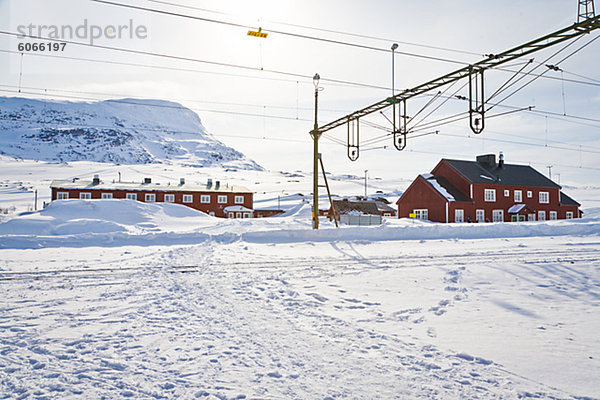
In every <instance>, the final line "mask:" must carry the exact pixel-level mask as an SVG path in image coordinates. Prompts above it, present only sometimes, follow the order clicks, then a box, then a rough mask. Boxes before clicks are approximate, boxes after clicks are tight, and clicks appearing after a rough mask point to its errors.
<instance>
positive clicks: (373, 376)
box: [0, 157, 600, 399]
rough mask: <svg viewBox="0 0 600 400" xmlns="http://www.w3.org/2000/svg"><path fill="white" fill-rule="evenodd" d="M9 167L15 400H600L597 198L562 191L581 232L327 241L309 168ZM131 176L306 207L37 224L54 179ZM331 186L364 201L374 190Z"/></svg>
mask: <svg viewBox="0 0 600 400" xmlns="http://www.w3.org/2000/svg"><path fill="white" fill-rule="evenodd" d="M0 169H1V170H2V171H3V176H2V178H0V186H1V187H0V208H2V209H6V210H9V213H8V214H6V215H0V286H1V287H2V293H3V295H2V296H1V297H0V310H1V312H0V398H57V399H58V398H60V399H63V398H73V399H76V398H77V399H79V398H107V399H121V398H142V399H145V398H166V399H172V398H181V399H187V398H207V399H236V398H237V399H242V398H246V399H288V398H299V399H337V398H360V399H364V398H401V399H412V398H428V399H429V398H436V399H474V398H481V399H497V398H505V399H513V398H520V397H521V398H524V397H533V398H552V399H554V398H559V399H574V398H578V399H581V398H600V384H599V383H598V378H597V377H598V376H600V345H599V344H598V332H599V331H600V312H599V307H600V270H599V267H600V236H599V235H600V195H599V192H600V190H599V189H598V188H596V187H566V188H565V189H564V190H565V192H566V193H568V194H569V195H570V196H572V197H574V198H575V199H577V200H578V201H580V202H581V203H582V204H583V209H584V211H585V218H583V219H581V220H572V221H546V222H528V223H523V224H449V225H445V224H434V223H428V222H422V221H407V220H396V219H387V220H385V223H384V224H383V225H382V226H377V227H348V226H343V227H341V228H339V229H336V228H335V227H334V226H333V225H332V224H331V223H329V222H327V221H326V220H322V222H321V224H322V229H320V230H319V231H313V230H312V229H311V223H310V208H309V205H308V203H303V202H302V201H303V200H305V199H307V198H308V197H307V195H308V194H309V193H307V191H308V190H310V187H311V186H310V178H311V177H310V174H307V173H305V172H301V171H295V172H291V173H288V172H276V171H248V170H246V171H244V170H236V171H225V170H223V169H219V168H185V167H180V166H177V165H165V164H151V165H130V166H127V165H108V164H99V163H93V162H76V163H69V164H53V163H45V162H34V161H28V160H21V161H15V160H11V159H8V158H6V157H4V158H2V157H0ZM118 172H121V173H122V175H123V178H124V179H125V180H136V181H137V180H141V179H142V178H143V177H146V176H149V177H152V178H153V181H157V182H162V181H164V182H166V181H168V180H171V181H177V180H178V179H179V178H180V177H184V178H186V181H187V182H196V181H197V182H203V181H205V180H206V179H207V178H213V179H216V178H219V179H220V180H221V181H224V182H228V183H231V184H241V185H244V186H247V187H249V188H252V190H255V191H256V193H255V206H256V207H257V208H260V207H264V208H267V207H276V206H277V205H278V204H279V205H281V207H282V208H283V209H286V210H288V211H287V212H286V213H285V214H284V215H282V216H278V217H273V218H266V219H256V220H224V219H217V218H213V217H210V216H206V215H204V214H202V213H199V212H196V211H194V210H191V209H189V208H186V207H183V206H179V205H172V204H143V203H138V202H134V201H129V200H110V201H83V200H67V201H59V202H54V203H52V204H51V205H49V206H48V207H46V208H44V209H43V210H38V211H29V210H30V209H32V208H33V207H32V206H33V199H34V197H33V195H34V190H36V189H37V190H38V196H39V204H38V208H41V205H42V202H44V201H48V200H49V189H48V185H49V182H50V181H51V180H52V179H65V178H72V177H80V178H86V177H88V178H89V177H91V176H93V174H100V175H101V178H102V179H111V177H112V178H116V177H117V174H118ZM329 183H330V185H331V186H332V190H333V192H334V193H336V194H339V195H341V196H344V195H356V194H361V193H362V191H363V185H364V180H363V178H362V177H353V176H330V177H329ZM409 183H410V177H399V178H398V179H397V180H375V179H373V180H370V181H369V193H370V194H373V195H374V194H376V192H377V191H381V192H382V193H379V194H377V195H381V196H383V197H386V198H388V199H389V200H390V201H392V202H394V201H395V199H397V197H398V194H399V193H401V191H402V190H404V189H405V188H406V187H407V186H408V184H409ZM326 204H327V202H326V198H325V197H323V205H326ZM13 207H14V211H13Z"/></svg>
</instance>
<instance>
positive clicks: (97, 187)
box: [50, 175, 253, 218]
mask: <svg viewBox="0 0 600 400" xmlns="http://www.w3.org/2000/svg"><path fill="white" fill-rule="evenodd" d="M50 189H51V191H52V200H53V201H54V200H65V199H130V200H137V201H141V202H144V203H155V202H156V203H160V202H164V203H175V204H183V205H184V206H188V207H191V208H194V209H196V210H199V211H202V212H205V213H206V214H209V215H213V216H216V217H223V218H225V217H228V218H252V213H253V210H252V207H253V193H252V192H251V191H250V190H248V189H247V188H245V187H242V186H229V185H225V186H223V185H221V182H219V181H215V182H214V184H213V181H212V179H209V180H208V182H207V184H206V185H189V184H186V183H185V180H184V179H183V178H182V179H181V180H180V181H179V185H170V184H169V185H160V184H156V183H155V184H153V183H152V180H151V179H150V178H145V179H144V181H143V182H141V183H136V182H112V183H106V182H103V181H101V180H100V178H99V177H98V175H95V176H94V179H93V180H91V181H82V180H79V179H73V180H66V181H65V180H63V181H58V180H57V181H52V183H51V184H50ZM226 209H227V210H226Z"/></svg>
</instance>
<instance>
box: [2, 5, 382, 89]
mask: <svg viewBox="0 0 600 400" xmlns="http://www.w3.org/2000/svg"><path fill="white" fill-rule="evenodd" d="M90 1H95V0H90ZM0 35H7V36H14V37H23V36H24V37H27V38H30V39H38V40H48V41H53V42H60V43H67V44H72V45H75V46H82V47H91V48H97V49H103V50H111V51H117V52H121V53H131V54H136V55H142V56H151V57H159V58H164V59H172V60H178V61H188V62H194V63H201V64H207V65H215V66H219V67H228V68H237V69H243V70H246V71H257V72H267V73H271V74H276V75H283V76H289V77H294V78H303V79H306V80H310V81H311V82H312V75H304V74H299V73H295V72H286V71H280V70H275V69H267V68H264V69H263V68H259V67H253V66H249V65H241V64H234V63H226V62H221V61H212V60H203V59H199V58H192V57H184V56H176V55H172V54H163V53H157V52H152V51H144V50H134V49H127V48H123V47H114V46H106V45H100V44H97V43H96V44H92V43H86V42H76V41H73V40H65V39H57V38H50V37H45V36H35V35H22V34H20V33H16V32H9V31H0ZM321 80H322V81H326V82H333V83H343V84H347V85H354V86H365V84H362V83H358V82H352V81H346V80H341V79H332V78H322V79H321ZM378 88H381V87H378Z"/></svg>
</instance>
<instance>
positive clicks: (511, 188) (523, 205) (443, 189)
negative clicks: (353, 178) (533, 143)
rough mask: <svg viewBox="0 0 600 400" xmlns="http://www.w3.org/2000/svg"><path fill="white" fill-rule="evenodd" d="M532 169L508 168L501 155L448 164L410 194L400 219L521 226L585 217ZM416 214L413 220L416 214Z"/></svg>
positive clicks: (401, 207) (440, 165)
mask: <svg viewBox="0 0 600 400" xmlns="http://www.w3.org/2000/svg"><path fill="white" fill-rule="evenodd" d="M560 189H561V187H560V186H559V185H557V184H556V183H554V182H553V181H551V180H550V179H548V178H546V177H545V176H544V175H542V174H541V173H539V172H538V171H536V170H535V169H533V168H532V167H530V166H528V165H513V164H505V163H504V157H503V155H502V153H500V158H499V161H498V163H496V156H495V155H494V154H487V155H482V156H477V160H476V161H464V160H447V159H442V160H441V161H440V162H439V163H438V165H437V166H436V167H435V168H434V169H433V171H431V173H430V174H422V175H419V176H418V177H417V179H415V180H414V181H413V183H412V184H411V185H410V186H409V187H408V189H406V191H405V192H404V193H403V194H402V196H401V197H400V199H399V200H398V201H397V202H396V204H397V205H398V218H407V217H413V218H418V219H424V220H430V221H435V222H470V221H472V222H490V221H492V222H510V221H512V222H521V221H536V220H538V221H544V220H554V219H570V218H580V217H581V214H582V212H581V211H580V210H579V207H580V204H579V203H577V202H576V201H575V200H573V199H572V198H570V197H569V196H567V195H566V194H564V193H563V192H562V191H561V190H560ZM411 214H412V215H411Z"/></svg>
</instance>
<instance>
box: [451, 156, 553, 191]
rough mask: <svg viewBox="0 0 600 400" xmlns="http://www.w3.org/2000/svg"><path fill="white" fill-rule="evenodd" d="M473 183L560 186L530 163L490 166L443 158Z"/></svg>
mask: <svg viewBox="0 0 600 400" xmlns="http://www.w3.org/2000/svg"><path fill="white" fill-rule="evenodd" d="M443 161H445V162H446V163H447V164H449V165H450V166H451V167H452V168H454V169H455V170H456V171H457V172H458V173H460V174H461V175H462V176H464V177H465V179H467V180H468V181H469V182H471V183H484V184H490V185H493V184H498V185H518V186H534V187H547V188H560V186H559V185H557V184H556V183H554V182H552V181H551V180H550V179H548V178H546V177H545V176H544V175H542V174H541V173H539V172H538V171H536V170H535V169H533V168H532V167H530V166H529V165H515V164H504V165H503V166H502V167H499V166H497V165H495V166H489V165H487V164H486V165H484V164H482V163H478V162H476V161H464V160H448V159H445V158H444V159H443Z"/></svg>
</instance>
